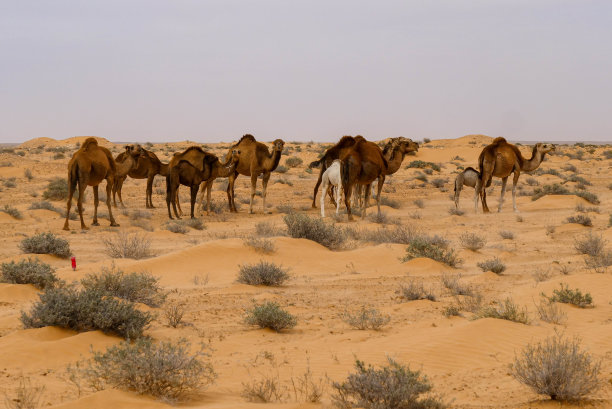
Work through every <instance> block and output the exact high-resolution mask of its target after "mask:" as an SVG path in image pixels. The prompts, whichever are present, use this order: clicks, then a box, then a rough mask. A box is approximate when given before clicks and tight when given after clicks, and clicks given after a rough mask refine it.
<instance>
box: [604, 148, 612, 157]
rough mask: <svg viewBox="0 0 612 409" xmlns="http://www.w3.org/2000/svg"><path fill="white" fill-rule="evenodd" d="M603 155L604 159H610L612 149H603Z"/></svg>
mask: <svg viewBox="0 0 612 409" xmlns="http://www.w3.org/2000/svg"><path fill="white" fill-rule="evenodd" d="M603 155H604V157H605V158H606V159H612V151H611V150H609V149H608V150H605V151H603Z"/></svg>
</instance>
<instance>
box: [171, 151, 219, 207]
mask: <svg viewBox="0 0 612 409" xmlns="http://www.w3.org/2000/svg"><path fill="white" fill-rule="evenodd" d="M218 160H219V159H218V158H217V157H216V156H215V155H213V154H212V153H209V152H206V151H204V150H203V149H202V148H200V147H199V146H191V147H189V148H187V149H186V150H185V151H183V152H181V153H175V154H174V156H173V157H172V159H171V160H170V163H169V164H168V173H167V175H166V206H167V207H168V217H169V218H170V219H172V215H171V214H170V203H172V207H173V209H174V215H175V216H176V217H177V218H178V219H180V216H179V213H178V212H177V209H176V205H177V200H178V187H179V185H181V184H183V185H185V186H189V187H190V188H192V187H193V183H194V182H193V180H192V179H201V180H200V182H199V183H198V184H197V186H196V188H195V189H196V194H197V192H198V187H199V186H200V183H201V182H202V181H203V180H207V179H208V178H209V177H210V175H211V173H212V164H213V163H214V162H215V161H218ZM181 161H186V162H189V163H190V164H191V166H193V168H194V169H196V170H197V171H198V172H199V174H197V175H195V174H194V175H191V174H189V172H188V171H187V170H185V169H188V168H187V167H185V166H184V165H183V167H182V169H183V170H184V172H186V173H185V174H184V180H185V181H186V182H185V183H182V182H180V176H181V175H180V172H179V170H174V168H176V167H178V165H179V163H180V162H181ZM194 205H195V198H194V199H193V201H192V203H191V217H192V218H193V217H194V214H193V210H194ZM181 213H182V212H181Z"/></svg>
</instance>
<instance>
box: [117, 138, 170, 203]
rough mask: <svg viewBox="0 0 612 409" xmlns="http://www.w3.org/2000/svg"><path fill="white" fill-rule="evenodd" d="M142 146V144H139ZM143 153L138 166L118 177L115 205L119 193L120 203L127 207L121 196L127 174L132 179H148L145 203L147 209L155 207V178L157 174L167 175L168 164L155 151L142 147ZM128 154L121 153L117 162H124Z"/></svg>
mask: <svg viewBox="0 0 612 409" xmlns="http://www.w3.org/2000/svg"><path fill="white" fill-rule="evenodd" d="M139 146H140V145H139ZM141 149H142V155H141V156H140V158H139V160H138V166H136V167H135V168H133V169H131V170H130V171H129V172H128V174H127V175H124V176H120V177H117V178H116V180H115V185H114V186H113V205H114V206H115V207H117V200H116V198H115V196H116V195H119V203H121V206H122V207H125V205H124V204H123V198H122V197H121V190H122V188H123V182H124V181H125V179H126V178H127V176H129V177H131V178H132V179H147V190H146V196H145V205H146V207H147V209H149V208H150V209H153V208H154V207H155V206H153V200H152V196H153V180H154V179H155V176H156V175H161V176H166V175H167V173H168V164H166V163H162V162H161V161H160V160H159V159H158V158H157V155H155V154H154V153H153V152H151V151H149V150H146V149H144V148H142V147H141ZM125 156H126V154H125V153H120V154H119V156H117V157H116V158H115V161H116V162H122V161H123V160H124V159H125Z"/></svg>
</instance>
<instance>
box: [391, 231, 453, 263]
mask: <svg viewBox="0 0 612 409" xmlns="http://www.w3.org/2000/svg"><path fill="white" fill-rule="evenodd" d="M416 257H426V258H430V259H432V260H436V261H439V262H440V263H444V264H447V265H449V266H451V267H457V266H459V265H460V264H461V263H462V262H463V260H461V259H460V258H459V257H458V256H457V255H456V254H455V251H454V250H452V249H446V248H445V245H443V244H442V243H440V242H436V241H432V238H431V237H428V236H424V235H420V236H416V237H414V238H413V239H412V240H411V241H410V244H409V245H408V248H407V249H406V256H405V257H404V258H403V259H402V261H408V260H412V259H413V258H416Z"/></svg>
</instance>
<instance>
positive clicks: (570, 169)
mask: <svg viewBox="0 0 612 409" xmlns="http://www.w3.org/2000/svg"><path fill="white" fill-rule="evenodd" d="M563 170H564V171H566V172H574V173H576V172H578V168H577V167H576V166H574V165H572V164H571V163H570V164H567V165H565V166H564V167H563Z"/></svg>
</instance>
